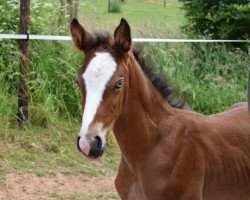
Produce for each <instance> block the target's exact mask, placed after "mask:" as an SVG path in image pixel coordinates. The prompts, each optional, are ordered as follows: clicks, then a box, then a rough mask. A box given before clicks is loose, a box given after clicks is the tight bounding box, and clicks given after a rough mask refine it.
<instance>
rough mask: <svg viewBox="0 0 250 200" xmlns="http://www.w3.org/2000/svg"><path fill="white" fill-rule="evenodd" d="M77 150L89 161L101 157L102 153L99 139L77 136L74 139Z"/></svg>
mask: <svg viewBox="0 0 250 200" xmlns="http://www.w3.org/2000/svg"><path fill="white" fill-rule="evenodd" d="M76 146H77V149H78V150H79V151H80V152H81V153H82V154H84V155H85V156H86V157H88V158H90V159H96V158H99V157H101V156H102V154H103V152H104V147H103V142H102V139H101V137H99V136H96V137H91V136H88V135H87V136H83V137H80V136H78V137H77V139H76Z"/></svg>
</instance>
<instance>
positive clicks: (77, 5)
mask: <svg viewBox="0 0 250 200" xmlns="http://www.w3.org/2000/svg"><path fill="white" fill-rule="evenodd" d="M79 9H80V0H74V1H73V11H72V19H74V18H78V12H79Z"/></svg>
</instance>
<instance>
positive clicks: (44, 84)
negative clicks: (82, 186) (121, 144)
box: [0, 0, 250, 199]
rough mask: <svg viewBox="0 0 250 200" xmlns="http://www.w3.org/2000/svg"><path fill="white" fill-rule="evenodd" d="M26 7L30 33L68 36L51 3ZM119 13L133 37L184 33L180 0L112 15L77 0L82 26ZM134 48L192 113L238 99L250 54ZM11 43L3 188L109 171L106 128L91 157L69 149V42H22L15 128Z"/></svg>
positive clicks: (101, 24)
mask: <svg viewBox="0 0 250 200" xmlns="http://www.w3.org/2000/svg"><path fill="white" fill-rule="evenodd" d="M13 2H14V1H13ZM16 2H17V1H16ZM41 2H42V3H41ZM13 4H14V3H13ZM14 5H15V6H16V7H17V8H16V7H13V8H12V9H16V11H15V12H18V5H16V4H14ZM31 6H32V8H31V13H32V14H33V16H32V22H33V25H32V27H31V31H33V32H32V33H36V34H55V35H57V34H61V35H65V34H69V30H68V24H69V19H68V18H65V20H67V23H66V24H67V25H66V26H65V27H59V28H58V27H57V21H58V19H57V15H58V12H59V11H58V1H56V0H49V1H46V3H45V1H40V2H39V1H37V0H34V1H33V4H32V5H31ZM38 6H39V7H38ZM44 11H46V13H47V15H46V16H44V14H43V13H44ZM1 16H3V15H1ZM122 17H124V18H125V19H127V21H128V22H129V24H130V26H131V29H132V36H133V37H154V38H186V37H187V36H186V34H185V32H183V30H182V28H181V26H182V25H183V23H184V22H185V19H184V17H183V11H182V10H181V4H180V3H179V2H178V1H176V0H169V1H167V5H166V7H163V5H162V3H161V2H160V1H144V0H127V1H126V4H125V5H122V7H121V12H120V13H108V12H107V1H105V0H96V1H93V0H84V1H82V3H81V6H80V16H79V21H80V22H81V23H82V24H83V25H84V27H85V28H86V29H87V30H89V31H92V30H96V29H97V30H99V29H103V30H107V31H109V32H110V33H112V32H113V31H114V29H115V27H116V26H117V25H118V24H119V21H120V19H121V18H122ZM0 18H1V17H0ZM51 19H53V20H51ZM15 22H16V21H14V23H13V24H15ZM10 30H11V27H10V28H8V29H6V30H0V31H5V32H11V31H10ZM134 46H135V47H136V48H139V49H141V51H142V54H143V55H144V56H145V57H146V58H148V59H149V60H150V62H152V63H154V65H155V66H156V67H158V68H159V70H160V71H161V72H162V73H164V75H166V76H168V77H169V79H170V80H171V82H172V83H173V84H174V85H175V86H176V88H177V89H178V95H181V96H183V97H184V98H185V99H186V102H187V104H188V106H190V107H191V108H192V109H193V110H195V111H197V112H200V113H203V114H213V113H216V112H219V111H222V110H224V109H225V108H227V107H228V106H230V105H232V104H233V103H236V102H240V101H246V91H247V77H248V68H249V64H250V56H249V54H248V53H247V52H244V51H241V50H240V49H239V48H234V47H230V46H229V47H228V46H225V45H224V44H215V43H213V44H187V43H157V44H156V43H143V44H134ZM17 48H18V45H17V42H16V41H0V187H1V188H6V176H7V175H8V174H10V173H24V174H26V173H29V174H35V175H36V176H37V177H54V176H56V175H57V174H58V173H62V174H64V175H66V176H67V175H69V176H70V175H79V174H81V175H86V176H89V177H102V176H105V175H107V174H115V173H116V171H117V169H118V163H119V159H120V154H119V149H118V147H117V145H116V143H115V140H114V137H113V136H112V133H111V134H110V137H109V142H108V145H107V148H106V152H105V154H104V156H103V158H102V159H101V160H100V161H98V162H92V161H89V160H86V159H84V158H83V157H82V156H81V155H80V153H78V152H77V150H76V147H75V139H76V136H77V133H78V131H79V129H80V124H81V115H82V111H81V103H80V93H79V89H78V86H77V84H76V83H75V76H76V72H77V70H78V69H79V66H80V64H81V63H82V59H83V56H82V55H81V53H79V52H78V51H77V50H76V49H75V48H74V47H73V45H72V44H71V43H70V42H49V41H31V42H30V51H31V53H30V57H31V58H30V59H31V60H30V121H29V123H28V124H27V125H25V126H22V127H20V126H18V125H17V119H16V114H17V91H18V90H17V88H18V75H19V72H18V63H19V56H20V55H19V52H18V50H17ZM0 195H1V191H0ZM49 195H50V196H49V197H50V198H52V199H83V198H84V199H117V195H116V193H115V192H110V193H109V192H107V193H105V192H104V193H102V192H101V193H96V194H92V193H86V194H79V193H75V192H72V193H70V194H67V195H68V196H64V195H62V194H57V193H56V192H55V193H53V194H49ZM0 197H1V196H0ZM21 197H22V196H19V197H17V196H16V197H15V198H21ZM12 198H14V197H11V196H10V197H6V199H12Z"/></svg>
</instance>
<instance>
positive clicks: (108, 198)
mask: <svg viewBox="0 0 250 200" xmlns="http://www.w3.org/2000/svg"><path fill="white" fill-rule="evenodd" d="M52 197H53V198H56V199H58V200H66V199H67V200H68V199H70V200H76V199H86V200H87V199H88V200H91V199H95V200H112V199H119V198H118V195H117V194H116V193H113V192H98V193H89V194H81V193H73V194H70V195H58V194H54V195H52Z"/></svg>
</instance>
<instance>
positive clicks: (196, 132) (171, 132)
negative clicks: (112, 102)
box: [113, 63, 250, 200]
mask: <svg viewBox="0 0 250 200" xmlns="http://www.w3.org/2000/svg"><path fill="white" fill-rule="evenodd" d="M135 65H136V63H133V64H131V66H135ZM136 69H137V70H138V71H137V73H138V74H136V75H135V74H134V77H133V76H132V75H131V76H130V77H129V78H130V80H129V82H130V85H133V84H135V85H136V87H132V86H131V88H135V90H138V91H131V90H130V92H131V93H132V94H131V95H129V99H126V100H125V102H126V103H127V105H125V106H124V107H125V108H129V109H126V110H124V116H123V112H122V113H121V115H120V117H119V119H118V120H117V122H116V124H115V126H114V128H113V130H114V134H115V136H116V139H117V142H118V144H119V147H120V148H121V152H122V156H123V158H122V161H121V163H120V169H119V173H118V176H117V180H116V187H117V190H118V192H119V191H120V193H121V194H122V195H121V198H122V199H133V198H132V197H134V199H159V200H160V199H204V200H205V199H213V200H216V199H218V200H223V199H225V200H226V199H227V200H228V199H229V200H231V199H232V200H234V199H250V151H249V149H250V123H249V116H248V113H247V105H246V104H241V105H235V106H232V108H230V109H229V110H227V111H225V112H222V113H219V114H216V115H212V116H203V115H200V114H197V113H195V112H192V111H188V110H180V109H175V108H172V107H170V106H168V105H167V104H166V102H165V101H164V100H163V99H162V98H161V97H160V96H159V95H158V94H157V92H156V91H155V89H154V88H153V87H152V86H151V84H150V83H149V82H147V81H146V80H143V79H142V80H141V82H140V80H139V79H138V76H142V73H143V72H141V71H140V68H139V67H137V68H136ZM134 71H135V69H134ZM144 87H145V88H147V90H146V91H141V88H144ZM140 91H141V92H140ZM137 95H141V96H137ZM148 102H150V104H148ZM157 107H158V109H157V113H155V108H157ZM125 141H126V142H125ZM139 197H140V198H139Z"/></svg>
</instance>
